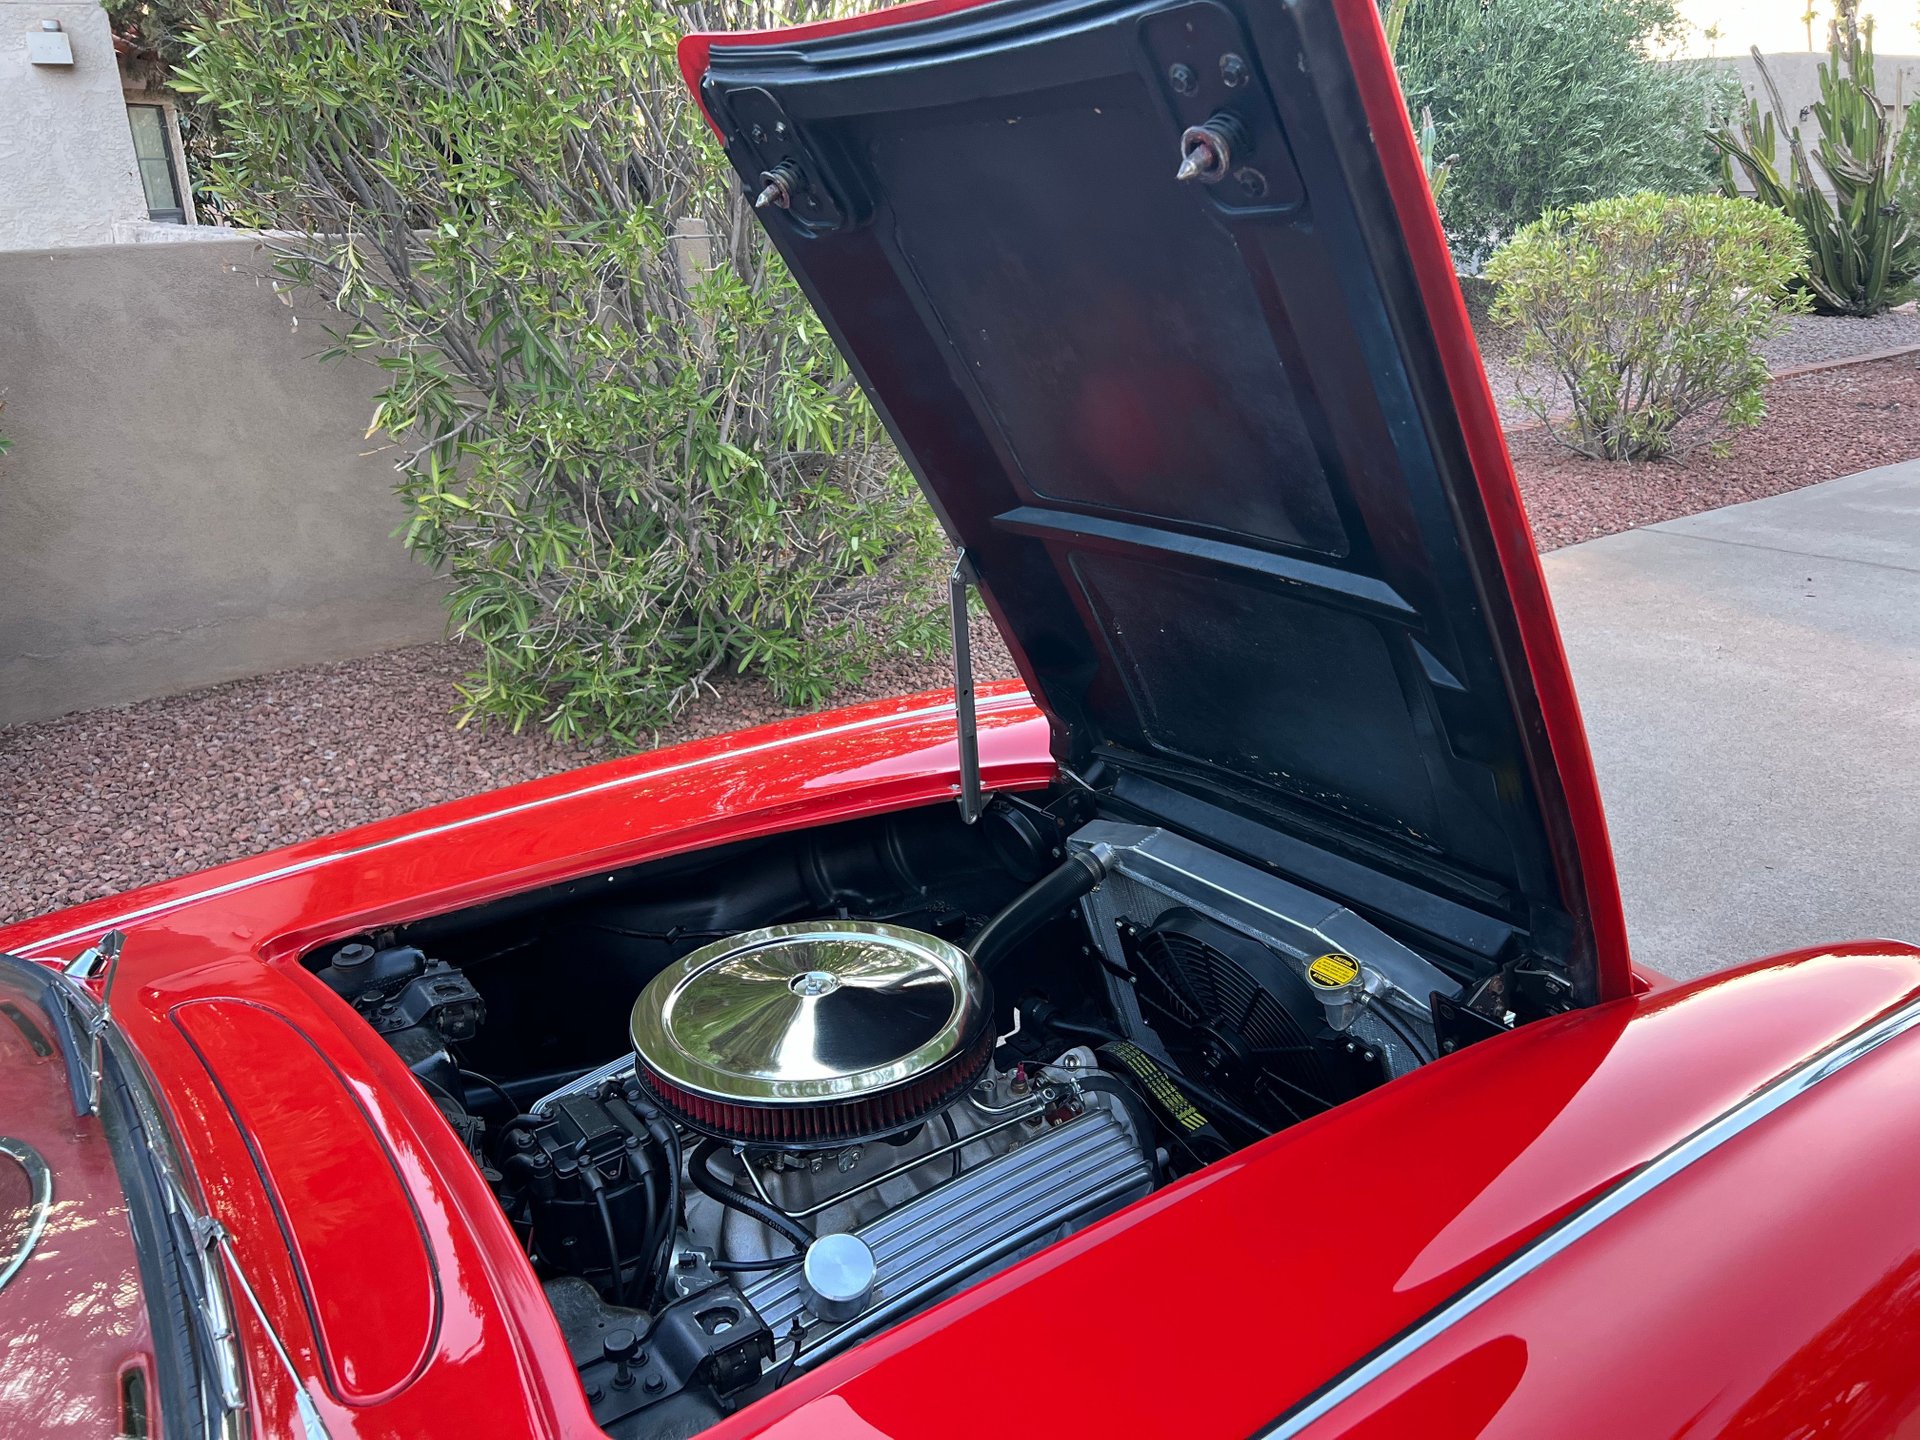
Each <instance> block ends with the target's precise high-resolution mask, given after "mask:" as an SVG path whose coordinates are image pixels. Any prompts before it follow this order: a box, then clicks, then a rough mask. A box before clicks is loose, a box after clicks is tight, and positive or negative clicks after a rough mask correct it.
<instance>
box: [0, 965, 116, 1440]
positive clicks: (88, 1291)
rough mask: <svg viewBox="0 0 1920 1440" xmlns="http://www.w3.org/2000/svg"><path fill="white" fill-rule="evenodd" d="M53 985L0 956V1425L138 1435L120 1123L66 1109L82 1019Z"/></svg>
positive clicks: (105, 1109) (111, 1113) (18, 1430)
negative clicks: (66, 1010)
mask: <svg viewBox="0 0 1920 1440" xmlns="http://www.w3.org/2000/svg"><path fill="white" fill-rule="evenodd" d="M53 993H54V992H52V991H51V990H50V987H49V984H48V983H47V980H46V979H43V978H42V977H40V976H37V975H33V974H31V973H28V974H21V973H20V972H19V971H18V970H16V969H14V968H13V967H10V966H0V1434H5V1435H28V1434H31V1435H37V1436H50V1437H51V1436H68V1435H72V1436H80V1435H85V1436H88V1437H90V1440H92V1437H99V1436H105V1435H132V1436H140V1435H146V1434H148V1433H150V1430H151V1428H152V1422H151V1418H150V1410H151V1403H150V1394H149V1391H150V1387H151V1385H152V1383H153V1375H154V1361H153V1340H152V1328H151V1326H150V1324H149V1321H148V1315H147V1306H146V1293H145V1288H144V1287H143V1285H142V1283H141V1275H140V1255H139V1250H138V1248H137V1246H136V1244H135V1242H134V1231H133V1221H132V1217H131V1215H130V1213H129V1203H128V1195H127V1190H126V1188H125V1186H124V1185H123V1183H122V1179H121V1176H120V1173H119V1169H118V1167H117V1166H116V1164H115V1162H114V1150H115V1148H116V1147H115V1144H114V1140H115V1138H116V1129H115V1127H117V1126H118V1125H120V1123H121V1121H120V1120H119V1119H118V1118H117V1117H118V1111H117V1108H116V1107H115V1106H113V1105H103V1106H102V1107H101V1111H102V1113H101V1114H99V1115H76V1114H75V1113H74V1109H75V1107H74V1100H73V1091H72V1088H71V1085H70V1081H69V1070H68V1055H67V1052H66V1048H65V1047H66V1046H67V1044H68V1043H69V1042H68V1039H67V1037H69V1036H73V1035H77V1034H78V1033H79V1029H78V1025H77V1024H76V1023H75V1022H74V1021H73V1019H72V1018H71V1017H70V1016H68V1015H66V1014H62V1013H58V1009H57V1007H59V1005H60V1003H61V1002H59V1001H58V1000H56V999H54V998H53ZM50 1006H52V1007H56V1008H55V1011H54V1012H52V1013H50V1010H49V1007H50ZM80 1060H81V1063H84V1056H82V1057H80Z"/></svg>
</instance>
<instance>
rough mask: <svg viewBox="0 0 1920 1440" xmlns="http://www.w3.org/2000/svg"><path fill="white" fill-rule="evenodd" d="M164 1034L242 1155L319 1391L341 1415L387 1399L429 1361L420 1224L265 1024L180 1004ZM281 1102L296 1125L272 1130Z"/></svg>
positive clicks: (333, 1074) (288, 1040)
mask: <svg viewBox="0 0 1920 1440" xmlns="http://www.w3.org/2000/svg"><path fill="white" fill-rule="evenodd" d="M173 1023H174V1024H175V1025H176V1026H178V1027H179V1028H180V1030H181V1031H182V1032H183V1033H184V1034H185V1035H186V1037H187V1043H188V1044H190V1045H191V1046H192V1047H193V1050H194V1053H195V1054H196V1055H198V1056H199V1057H200V1060H201V1062H202V1063H203V1064H204V1065H206V1067H207V1070H208V1073H210V1074H211V1075H212V1076H213V1077H214V1083H215V1085H217V1086H218V1087H219V1090H220V1095H221V1098H222V1099H224V1100H225V1101H226V1103H227V1108H228V1109H229V1110H231V1111H232V1112H233V1116H234V1119H235V1120H237V1121H238V1122H239V1128H240V1134H241V1137H242V1138H243V1139H244V1140H245V1141H246V1144H247V1148H248V1149H249V1150H250V1151H251V1152H252V1155H253V1162H254V1168H255V1171H256V1173H257V1175H258V1178H259V1180H260V1182H261V1184H262V1186H263V1188H264V1189H265V1190H266V1192H267V1199H268V1202H269V1203H270V1204H271V1205H272V1206H273V1211H274V1218H275V1220H276V1221H277V1222H278V1223H279V1227H280V1234H281V1236H282V1238H283V1239H284V1240H285V1242H286V1246H287V1252H288V1254H289V1255H290V1256H291V1257H292V1260H293V1263H294V1266H295V1268H296V1270H297V1271H298V1274H299V1279H300V1292H301V1295H302V1296H303V1297H304V1298H305V1300H306V1302H307V1319H308V1322H309V1323H310V1324H311V1325H312V1326H313V1328H314V1332H315V1334H316V1335H317V1336H318V1337H319V1340H320V1346H319V1358H320V1363H321V1366H322V1368H323V1370H324V1371H325V1376H326V1383H327V1389H328V1390H329V1391H330V1392H331V1393H332V1394H333V1395H334V1396H335V1397H336V1398H337V1399H339V1400H340V1401H341V1402H342V1403H344V1404H348V1405H372V1404H375V1403H377V1402H379V1401H381V1400H387V1399H391V1398H392V1397H393V1396H395V1395H397V1394H399V1393H400V1391H401V1390H402V1389H404V1388H405V1387H406V1386H407V1385H408V1384H410V1383H411V1382H412V1381H413V1380H414V1379H415V1378H416V1377H417V1376H418V1375H419V1373H420V1371H421V1370H422V1369H424V1368H425V1366H426V1364H427V1362H428V1360H429V1359H430V1358H431V1356H432V1347H433V1343H434V1340H435V1338H436V1336H437V1335H438V1334H439V1330H440V1319H441V1317H440V1282H439V1277H438V1275H437V1274H436V1273H435V1267H434V1258H433V1253H432V1251H431V1250H430V1249H429V1248H428V1244H427V1238H426V1227H425V1222H424V1221H423V1220H422V1219H421V1216H420V1211H419V1209H418V1207H416V1206H415V1205H414V1203H413V1197H412V1195H411V1193H410V1192H409V1190H408V1188H407V1182H406V1177H405V1175H404V1174H403V1172H402V1171H401V1170H400V1169H399V1167H398V1165H397V1164H396V1163H395V1161H394V1160H393V1158H392V1156H391V1153H390V1151H389V1149H388V1146H387V1145H386V1144H385V1143H383V1140H382V1137H381V1135H380V1132H379V1130H378V1129H377V1128H376V1127H375V1124H374V1121H373V1118H372V1116H371V1115H370V1114H369V1113H368V1112H367V1110H366V1109H365V1108H364V1107H363V1106H362V1105H361V1104H360V1103H359V1102H358V1101H357V1100H356V1099H355V1098H354V1096H353V1094H352V1092H351V1091H350V1090H349V1089H348V1088H347V1086H346V1083H345V1080H344V1078H343V1077H342V1075H341V1073H340V1071H339V1070H338V1069H336V1068H335V1066H334V1065H333V1064H332V1063H331V1062H330V1061H329V1060H328V1059H327V1057H326V1055H325V1054H324V1053H322V1052H321V1051H320V1050H319V1049H318V1048H317V1047H316V1046H315V1045H314V1043H313V1042H312V1041H311V1040H309V1039H308V1038H307V1036H306V1035H305V1034H304V1033H303V1032H302V1031H301V1030H300V1029H299V1028H298V1027H297V1026H295V1025H294V1023H293V1022H292V1021H291V1020H290V1019H288V1018H287V1016H286V1015H284V1014H282V1013H281V1012H280V1011H278V1010H271V1009H268V1008H266V1007H265V1006H262V1005H258V1004H254V1003H251V1002H249V1003H247V1004H237V1003H235V1002H233V1001H230V1000H192V1001H187V1002H185V1003H184V1004H180V1005H176V1006H175V1007H174V1009H173ZM290 1094H293V1095H298V1096H300V1097H301V1118H300V1123H299V1124H297V1125H289V1124H286V1123H284V1121H285V1118H286V1117H285V1107H286V1103H287V1096H288V1095H290ZM316 1221H318V1222H319V1223H316ZM368 1234H377V1235H379V1236H380V1239H381V1243H380V1257H381V1258H380V1266H381V1275H380V1283H379V1284H377V1285H368V1284H367V1283H366V1276H365V1275H364V1274H363V1273H362V1271H361V1267H360V1265H359V1263H358V1261H357V1259H356V1250H357V1245H356V1240H357V1239H358V1238H359V1237H361V1236H365V1235H368Z"/></svg>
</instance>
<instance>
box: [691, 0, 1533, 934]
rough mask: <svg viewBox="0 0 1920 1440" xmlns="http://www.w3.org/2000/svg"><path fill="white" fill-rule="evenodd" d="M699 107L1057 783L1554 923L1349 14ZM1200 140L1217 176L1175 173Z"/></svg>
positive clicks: (842, 62) (792, 54)
mask: <svg viewBox="0 0 1920 1440" xmlns="http://www.w3.org/2000/svg"><path fill="white" fill-rule="evenodd" d="M702 94H703V99H704V100H705V103H706V104H707V107H708V109H709V112H710V113H711V115H712V116H713V117H714V120H715V122H716V124H717V125H718V126H719V128H720V129H721V131H722V133H723V136H724V138H725V140H726V143H727V146H728V153H729V155H730V157H731V158H732V160H733V162H734V164H735V166H736V167H737V169H738V170H739V172H740V174H741V177H742V180H743V183H745V184H746V185H747V187H748V193H750V194H751V193H754V192H756V191H759V190H761V189H763V188H764V187H765V186H766V185H767V184H769V183H771V182H772V181H773V180H778V181H779V182H780V186H781V188H782V193H781V194H780V196H779V198H780V199H783V200H785V201H786V206H785V208H777V207H776V206H774V205H770V206H768V207H767V208H766V209H765V210H764V211H763V214H766V215H767V216H768V217H769V219H768V226H769V229H770V230H771V231H772V233H773V235H774V237H775V239H776V242H777V243H778V245H779V247H780V249H781V251H782V252H783V254H784V255H785V257H786V258H787V260H788V262H789V263H790V265H791V266H792V268H793V270H794V272H795V273H796V274H797V275H798V277H799V278H800V281H801V283H802V285H803V286H804V287H805V289H806V290H807V292H808V294H809V296H810V297H811V298H812V300H813V301H814V303H815V304H816V306H817V307H818V308H819V310H820V311H821V313H822V314H823V315H824V316H825V317H826V320H827V323H828V325H829V327H830V329H831V331H832V333H833V335H834V337H835V339H836V340H837V341H838V343H839V344H840V346H841V348H842V350H843V351H844V352H845V354H846V355H847V356H848V358H849V360H850V361H851V363H852V364H853V366H854V368H855V371H856V373H857V374H858V376H859V377H860V379H861V381H862V382H863V384H864V385H865V386H866V388H867V390H868V393H869V394H870V395H871V396H872V397H873V398H874V400H875V402H876V404H877V405H878V406H879V408H880V411H881V413H882V415H883V417H884V418H885V420H886V422H887V424H888V425H889V427H890V428H891V430H892V433H893V434H894V436H895V437H896V439H897V440H898V442H899V444H900V446H901V449H902V451H903V453H905V455H906V456H907V457H908V459H909V461H910V463H911V464H912V465H913V467H914V469H915V471H916V473H917V474H918V476H919V478H920V480H921V482H922V484H923V486H924V487H925V489H926V491H927V493H928V495H929V496H930V497H931V499H932V501H933V503H934V504H935V506H936V507H937V508H938V510H939V512H940V514H941V517H942V519H943V521H944V522H945V524H946V526H947V528H948V531H949V533H950V534H951V535H952V536H953V537H954V539H955V541H956V542H957V543H958V544H960V545H961V546H963V547H964V548H965V550H966V553H967V556H968V558H969V560H970V562H971V564H972V566H973V568H974V570H975V572H976V574H977V575H978V577H979V580H980V583H981V587H982V590H983V593H984V594H985V596H986V598H987V602H988V605H989V608H990V609H991V611H992V613H993V615H994V617H995V618H996V620H997V621H998V622H999V624H1000V626H1001V628H1002V630H1003V631H1004V632H1005V634H1006V635H1007V637H1008V640H1009V643H1010V645H1011V646H1012V649H1013V652H1014V655H1015V658H1016V660H1017V661H1018V663H1019V665H1020V668H1021V670H1022V672H1023V674H1024V675H1025V676H1026V678H1027V680H1028V682H1029V684H1030V685H1031V686H1032V688H1033V690H1034V693H1035V696H1036V698H1037V699H1038V700H1039V702H1040V704H1041V705H1042V706H1043V708H1044V709H1045V710H1046V711H1047V713H1048V715H1049V716H1050V718H1051V720H1052V721H1053V724H1054V728H1055V737H1056V739H1055V744H1056V750H1057V752H1058V753H1059V755H1060V758H1061V760H1062V761H1063V763H1065V764H1067V765H1068V766H1070V767H1072V768H1073V769H1074V770H1075V771H1076V773H1079V774H1082V775H1088V774H1108V775H1110V774H1122V775H1133V776H1150V777H1152V778H1153V781H1154V783H1156V784H1161V785H1166V786H1171V787H1173V788H1174V789H1177V790H1180V791H1184V792H1186V793H1189V794H1202V795H1206V796H1209V797H1212V798H1213V799H1215V800H1217V801H1220V802H1222V803H1228V804H1231V805H1232V806H1233V807H1235V808H1236V810H1237V811H1238V813H1242V814H1248V813H1256V814H1259V815H1261V816H1264V817H1266V818H1267V820H1268V821H1269V822H1270V823H1271V824H1273V825H1274V826H1276V827H1278V828H1279V829H1281V830H1285V831H1288V832H1290V833H1292V834H1295V835H1301V836H1306V837H1309V838H1310V839H1311V840H1312V841H1313V842H1314V843H1316V844H1320V845H1323V846H1326V847H1329V848H1331V849H1332V850H1334V851H1337V852H1340V853H1344V854H1346V855H1349V856H1354V857H1359V858H1361V859H1362V860H1363V862H1364V863H1366V864H1368V865H1371V866H1374V867H1376V868H1377V869H1380V870H1382V871H1383V872H1385V873H1390V874H1397V875H1399V876H1401V877H1403V878H1405V877H1412V879H1413V881H1414V882H1415V883H1417V884H1420V885H1422V886H1424V887H1427V888H1429V889H1437V890H1439V891H1440V892H1442V893H1446V894H1448V895H1449V896H1451V897H1454V898H1457V899H1460V900H1462V901H1463V902H1464V903H1468V904H1471V905H1472V906H1474V907H1475V908H1477V909H1479V910H1481V911H1483V912H1491V913H1496V914H1500V915H1503V916H1506V917H1508V918H1510V919H1513V920H1514V921H1516V922H1517V923H1520V924H1523V925H1524V924H1527V923H1529V920H1528V917H1530V916H1533V917H1537V916H1538V915H1539V914H1540V913H1541V912H1542V911H1550V912H1555V913H1558V912H1559V911H1560V897H1559V895H1558V892H1557V888H1556V882H1555V879H1554V875H1555V870H1554V866H1553V863H1552V856H1551V851H1550V847H1549V841H1548V838H1547V835H1546V829H1545V827H1544V826H1543V824H1542V820H1541V814H1540V806H1541V802H1540V799H1539V797H1538V795H1537V794H1536V790H1535V787H1534V785H1533V783H1532V781H1531V779H1530V769H1529V764H1528V754H1527V750H1526V746H1525V744H1524V743H1523V739H1522V733H1523V730H1524V729H1525V726H1524V725H1523V722H1522V720H1521V719H1520V718H1519V716H1520V713H1521V712H1520V711H1519V710H1517V708H1516V703H1515V701H1514V699H1513V696H1512V695H1511V693H1510V690H1509V683H1508V675H1509V673H1510V672H1511V671H1512V669H1513V667H1514V665H1515V663H1516V662H1515V657H1514V656H1512V655H1511V654H1510V653H1505V654H1503V651H1502V647H1503V646H1507V647H1508V649H1509V651H1510V649H1511V641H1510V640H1509V639H1507V638H1504V637H1505V635H1506V631H1504V630H1503V629H1502V628H1501V627H1500V626H1499V625H1497V624H1495V623H1494V620H1495V619H1497V618H1498V616H1497V615H1495V616H1494V617H1493V618H1490V615H1489V610H1490V607H1491V608H1492V609H1493V610H1495V611H1498V610H1499V608H1500V607H1509V608H1510V604H1511V602H1510V600H1509V598H1508V596H1507V594H1506V592H1505V591H1504V590H1503V589H1501V588H1499V584H1498V582H1497V581H1496V580H1490V579H1489V578H1488V577H1489V574H1490V573H1491V570H1492V567H1491V565H1490V564H1489V563H1488V562H1487V561H1486V559H1485V556H1486V554H1487V553H1488V546H1487V542H1486V539H1485V530H1486V524H1487V522H1486V516H1485V513H1484V508H1483V507H1482V505H1481V502H1480V500H1479V498H1478V495H1477V493H1476V490H1475V481H1474V476H1473V474H1472V471H1471V467H1470V464H1469V462H1468V459H1467V457H1466V452H1465V448H1464V445H1463V443H1462V440H1461V438H1460V434H1459V428H1458V424H1457V421H1456V419H1455V417H1454V416H1453V414H1452V412H1451V402H1450V400H1449V399H1448V397H1447V389H1446V383H1445V380H1444V377H1443V375H1442V372H1441V369H1440V365H1439V360H1438V355H1437V351H1436V348H1435V345H1434V341H1433V337H1432V334H1431V330H1430V327H1429V324H1428V320H1427V316H1426V313H1425V310H1424V309H1423V307H1422V305H1421V303H1420V301H1419V298H1418V296H1417V293H1416V291H1415V288H1414V286H1413V283H1412V280H1411V272H1410V269H1409V265H1408V261H1407V255H1406V246H1405V239H1404V237H1403V236H1402V235H1401V233H1400V232H1399V230H1398V228H1397V225H1396V224H1395V223H1394V222H1393V221H1392V220H1391V211H1390V206H1389V204H1388V202H1387V200H1386V192H1385V189H1384V182H1383V180H1382V177H1381V174H1380V170H1379V161H1378V156H1377V154H1376V153H1375V151H1374V147H1373V142H1372V138H1371V136H1370V135H1369V133H1368V132H1367V129H1366V126H1365V122H1364V120H1363V119H1362V118H1361V110H1360V104H1359V100H1358V96H1357V93H1356V91H1355V88H1354V79H1353V75H1352V70H1351V64H1350V62H1349V61H1348V60H1347V58H1346V52H1345V49H1344V47H1343V45H1342V42H1341V40H1340V36H1339V32H1338V28H1337V26H1336V24H1335V22H1334V17H1333V16H1332V14H1331V11H1330V9H1329V8H1328V6H1327V5H1326V4H1323V3H1315V0H1305V3H1298V4H1286V3H1277V0H1276V3H1262V4H1257V5H1256V4H1251V3H1249V4H1245V5H1230V4H1224V3H1215V0H1199V3H1185V4H1173V5H1168V4H1119V3H1085V0H1080V3H1051V4H1045V3H1031V0H1012V3H1003V4H995V5H986V6H982V7H979V8H976V9H971V10H966V11H963V12H960V13H957V14H953V15H948V16H944V17H940V18H936V19H929V20H921V21H910V22H904V23H899V24H893V25H888V26H886V27H884V28H881V29H877V30H872V31H866V32H861V33H851V34H845V35H839V36H833V37H826V38H818V39H812V40H807V41H804V42H799V43H781V42H779V41H777V40H774V41H769V42H767V43H765V44H753V43H737V44H728V45H725V46H722V47H717V48H715V49H714V50H713V51H712V55H711V59H710V62H709V64H708V68H707V71H706V75H705V79H704V83H703V87H702ZM1223 116H1224V117H1226V119H1225V121H1224V122H1221V117H1223ZM1209 122H1216V128H1219V123H1224V126H1225V128H1224V130H1222V131H1221V133H1223V134H1225V135H1226V136H1227V137H1228V139H1229V141H1230V142H1231V143H1230V146H1229V149H1230V160H1229V163H1228V164H1227V165H1226V166H1225V167H1223V169H1222V172H1221V173H1220V174H1219V176H1218V177H1217V181H1218V183H1207V180H1206V179H1205V178H1200V179H1195V180H1188V181H1184V182H1183V181H1181V180H1179V179H1176V176H1175V172H1176V170H1177V169H1178V167H1179V163H1180V160H1181V158H1182V153H1183V132H1187V131H1188V130H1189V128H1190V127H1195V126H1202V125H1206V124H1208V123H1209ZM783 167H784V168H783ZM1509 483H1510V482H1509ZM1521 664H1522V668H1524V664H1523V662H1521ZM1536 758H1537V757H1536Z"/></svg>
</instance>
